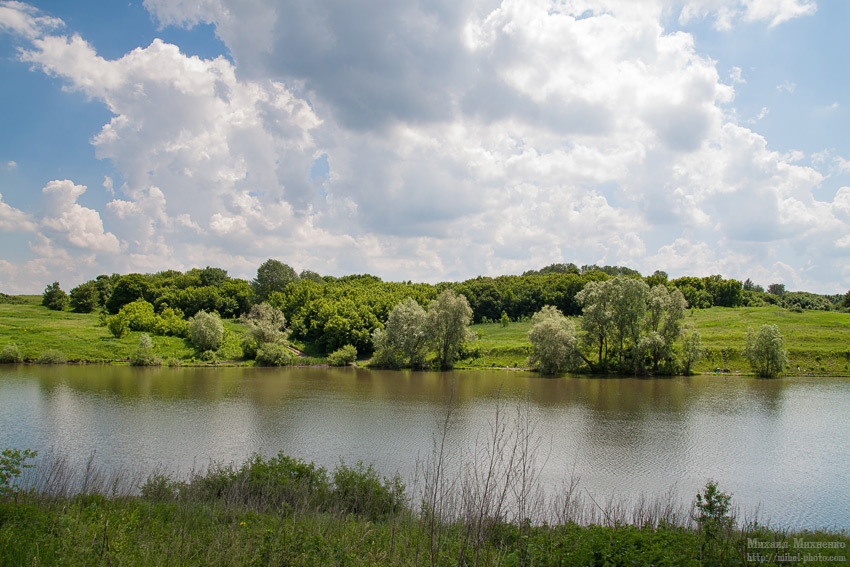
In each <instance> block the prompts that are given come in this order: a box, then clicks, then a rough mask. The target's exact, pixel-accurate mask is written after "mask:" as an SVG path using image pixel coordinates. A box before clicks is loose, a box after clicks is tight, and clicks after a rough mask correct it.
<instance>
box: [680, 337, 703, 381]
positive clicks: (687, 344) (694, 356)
mask: <svg viewBox="0 0 850 567" xmlns="http://www.w3.org/2000/svg"><path fill="white" fill-rule="evenodd" d="M703 356H705V347H704V346H703V344H702V337H701V336H700V334H699V331H694V332H693V333H691V334H690V335H688V336H686V337H685V341H684V344H683V345H682V373H683V374H685V376H690V374H691V366H693V365H694V364H696V363H697V362H698V361H699V360H700V359H701V358H702V357H703Z"/></svg>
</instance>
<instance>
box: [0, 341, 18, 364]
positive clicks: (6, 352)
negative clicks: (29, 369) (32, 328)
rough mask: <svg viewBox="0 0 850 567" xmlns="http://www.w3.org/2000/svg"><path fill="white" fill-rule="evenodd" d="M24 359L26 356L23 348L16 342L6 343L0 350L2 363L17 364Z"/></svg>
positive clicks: (0, 361)
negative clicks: (22, 350) (22, 352)
mask: <svg viewBox="0 0 850 567" xmlns="http://www.w3.org/2000/svg"><path fill="white" fill-rule="evenodd" d="M23 361H24V357H23V355H22V354H21V349H19V348H18V345H16V344H15V343H9V344H7V345H5V346H4V347H3V350H2V351H0V363H2V364H15V363H18V362H23Z"/></svg>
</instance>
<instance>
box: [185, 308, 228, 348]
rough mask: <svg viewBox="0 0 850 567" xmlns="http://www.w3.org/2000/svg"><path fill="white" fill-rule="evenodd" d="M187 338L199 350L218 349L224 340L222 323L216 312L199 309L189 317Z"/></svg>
mask: <svg viewBox="0 0 850 567" xmlns="http://www.w3.org/2000/svg"><path fill="white" fill-rule="evenodd" d="M189 339H190V340H191V341H192V345H194V347H195V348H197V349H198V350H200V351H205V350H218V348H219V347H220V346H221V343H222V341H223V340H224V325H222V323H221V318H220V317H219V316H218V315H217V314H216V313H207V312H206V311H199V312H198V313H197V314H196V315H195V316H194V317H192V318H191V319H189Z"/></svg>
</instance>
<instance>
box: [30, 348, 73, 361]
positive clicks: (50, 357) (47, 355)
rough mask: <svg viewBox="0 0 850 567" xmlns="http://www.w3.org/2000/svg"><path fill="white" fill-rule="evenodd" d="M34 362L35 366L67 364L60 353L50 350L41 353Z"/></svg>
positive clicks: (66, 358)
mask: <svg viewBox="0 0 850 567" xmlns="http://www.w3.org/2000/svg"><path fill="white" fill-rule="evenodd" d="M35 362H36V364H65V363H66V362H68V357H66V356H65V355H64V354H63V353H62V352H60V351H58V350H56V349H52V348H51V349H48V350H46V351H44V352H43V353H41V355H39V357H38V358H36V359H35Z"/></svg>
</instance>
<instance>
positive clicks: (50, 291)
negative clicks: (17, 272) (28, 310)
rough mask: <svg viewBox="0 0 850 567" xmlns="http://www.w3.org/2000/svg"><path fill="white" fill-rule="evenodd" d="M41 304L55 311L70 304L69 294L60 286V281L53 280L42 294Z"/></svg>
mask: <svg viewBox="0 0 850 567" xmlns="http://www.w3.org/2000/svg"><path fill="white" fill-rule="evenodd" d="M41 304H42V305H44V306H45V307H47V308H48V309H53V310H54V311H62V310H63V309H65V307H66V306H67V305H68V294H66V293H65V292H64V291H62V290H61V289H60V288H59V282H53V283H52V284H50V285H49V286H47V287H46V288H44V293H43V294H42V295H41Z"/></svg>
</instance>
